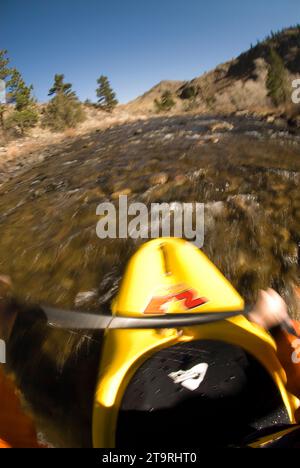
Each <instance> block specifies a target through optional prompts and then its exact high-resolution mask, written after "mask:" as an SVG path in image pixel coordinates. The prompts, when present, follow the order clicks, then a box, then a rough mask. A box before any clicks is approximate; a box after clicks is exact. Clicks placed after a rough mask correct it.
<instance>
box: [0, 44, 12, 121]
mask: <svg viewBox="0 0 300 468" xmlns="http://www.w3.org/2000/svg"><path fill="white" fill-rule="evenodd" d="M8 65H9V58H8V57H7V50H5V49H3V50H0V80H2V81H3V82H4V83H6V82H7V80H8V78H9V77H10V75H11V72H12V70H11V69H10V68H9V67H8ZM5 108H6V106H5V102H0V130H3V129H4V112H5Z"/></svg>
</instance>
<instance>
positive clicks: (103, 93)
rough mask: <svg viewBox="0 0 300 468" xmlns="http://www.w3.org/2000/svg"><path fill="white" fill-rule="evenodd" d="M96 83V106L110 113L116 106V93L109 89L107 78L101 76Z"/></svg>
mask: <svg viewBox="0 0 300 468" xmlns="http://www.w3.org/2000/svg"><path fill="white" fill-rule="evenodd" d="M97 83H98V85H99V86H98V88H97V89H96V94H97V98H98V106H99V107H100V108H101V109H104V110H106V111H108V112H112V110H113V109H114V108H115V107H116V106H117V105H118V100H117V99H116V93H115V92H114V91H113V89H112V88H111V86H110V83H109V80H108V78H107V76H104V75H101V76H100V78H98V80H97Z"/></svg>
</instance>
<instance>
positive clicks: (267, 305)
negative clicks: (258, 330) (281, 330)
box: [249, 289, 291, 330]
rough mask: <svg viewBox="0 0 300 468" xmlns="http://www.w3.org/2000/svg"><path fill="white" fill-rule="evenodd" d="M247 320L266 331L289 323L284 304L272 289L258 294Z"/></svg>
mask: <svg viewBox="0 0 300 468" xmlns="http://www.w3.org/2000/svg"><path fill="white" fill-rule="evenodd" d="M249 319H250V320H251V322H254V323H256V324H257V325H259V326H261V327H263V328H265V329H266V330H270V329H271V328H274V327H276V326H278V325H281V324H284V323H286V324H290V323H291V319H290V317H289V314H288V308H287V305H286V303H285V302H284V300H283V299H282V297H281V296H280V295H279V294H278V293H277V292H276V291H274V290H273V289H268V290H267V291H260V292H259V296H258V300H257V303H256V305H255V307H254V309H253V310H252V311H251V312H250V313H249Z"/></svg>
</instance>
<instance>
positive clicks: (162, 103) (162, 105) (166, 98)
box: [154, 91, 175, 112]
mask: <svg viewBox="0 0 300 468" xmlns="http://www.w3.org/2000/svg"><path fill="white" fill-rule="evenodd" d="M154 105H155V109H156V111H157V112H168V111H170V110H171V109H172V108H173V107H174V106H175V101H174V100H173V98H172V93H171V91H165V92H164V93H163V94H162V96H161V98H160V100H158V99H155V100H154Z"/></svg>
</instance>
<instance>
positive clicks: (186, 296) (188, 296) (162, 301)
mask: <svg viewBox="0 0 300 468" xmlns="http://www.w3.org/2000/svg"><path fill="white" fill-rule="evenodd" d="M180 301H182V304H183V307H184V308H185V309H186V310H192V309H195V308H196V307H200V306H202V305H204V304H206V303H207V302H208V299H206V297H197V291H195V290H194V289H187V290H186V291H181V292H177V293H173V294H167V295H166V296H155V297H153V298H152V299H151V301H150V302H149V304H148V306H147V307H146V309H145V311H144V313H145V314H152V315H153V314H156V315H163V314H165V313H166V312H167V308H168V304H169V303H170V302H180Z"/></svg>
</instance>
